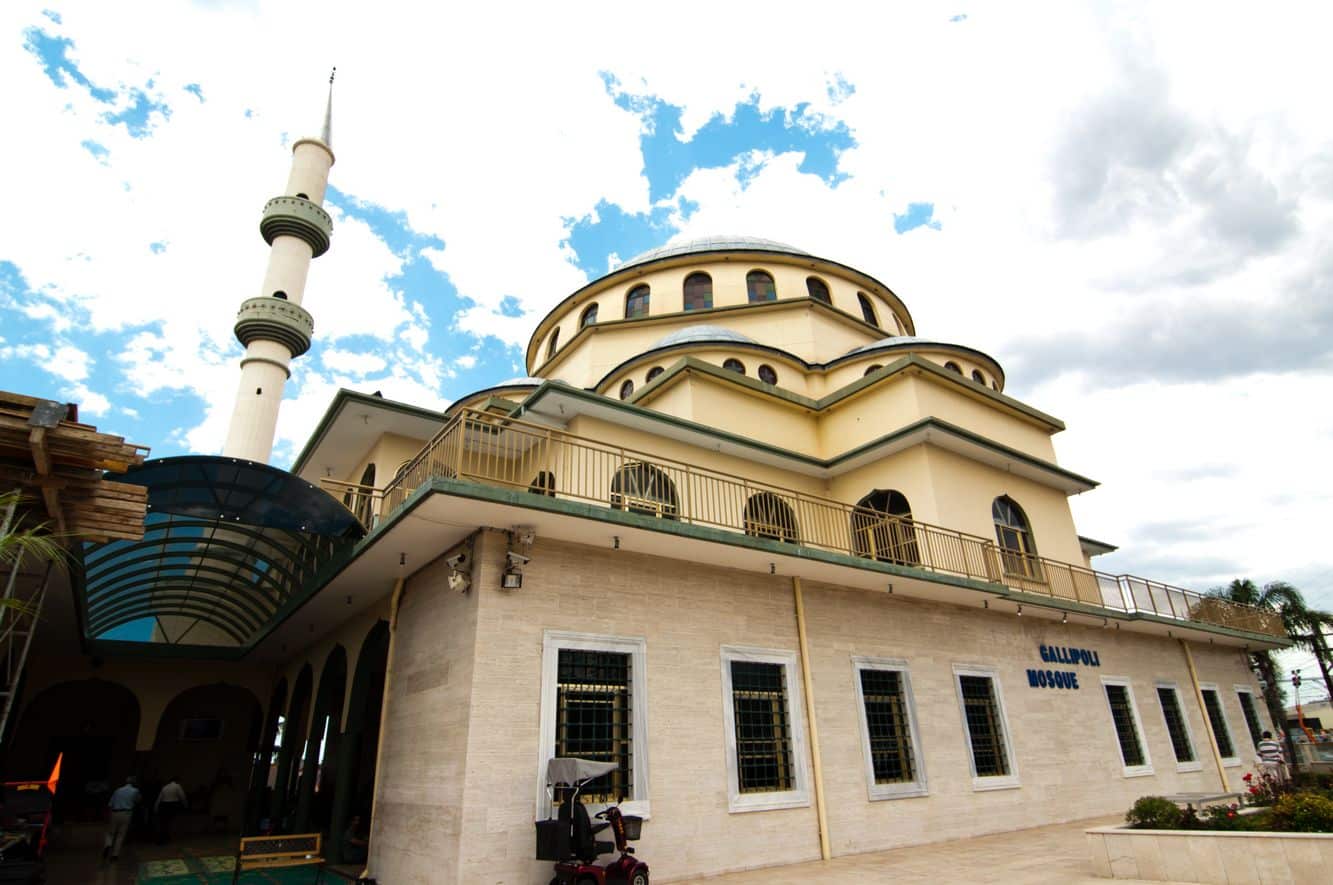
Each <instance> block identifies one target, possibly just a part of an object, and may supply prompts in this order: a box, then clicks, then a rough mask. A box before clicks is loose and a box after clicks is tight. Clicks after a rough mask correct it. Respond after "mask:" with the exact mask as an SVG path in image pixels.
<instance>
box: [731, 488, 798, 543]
mask: <svg viewBox="0 0 1333 885" xmlns="http://www.w3.org/2000/svg"><path fill="white" fill-rule="evenodd" d="M745 534H747V535H754V536H755V537H757V538H772V539H773V540H774V541H784V542H786V543H788V544H795V543H796V542H797V541H799V540H800V539H801V537H800V532H799V531H798V530H797V527H796V512H795V511H794V510H792V509H791V505H790V504H788V503H787V502H786V501H784V500H782V498H780V497H778V496H777V495H775V494H773V493H772V492H760V493H759V494H757V495H751V496H750V498H749V500H748V501H746V502H745Z"/></svg>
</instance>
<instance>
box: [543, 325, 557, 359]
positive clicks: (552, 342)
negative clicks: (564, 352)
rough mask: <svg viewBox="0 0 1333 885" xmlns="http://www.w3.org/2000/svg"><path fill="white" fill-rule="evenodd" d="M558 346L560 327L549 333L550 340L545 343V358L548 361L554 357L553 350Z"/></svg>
mask: <svg viewBox="0 0 1333 885" xmlns="http://www.w3.org/2000/svg"><path fill="white" fill-rule="evenodd" d="M559 345H560V327H559V326H556V327H555V331H554V332H552V333H551V340H550V341H548V342H546V358H547V359H548V360H549V359H550V358H551V357H553V356H555V349H556V348H557V347H558V346H559Z"/></svg>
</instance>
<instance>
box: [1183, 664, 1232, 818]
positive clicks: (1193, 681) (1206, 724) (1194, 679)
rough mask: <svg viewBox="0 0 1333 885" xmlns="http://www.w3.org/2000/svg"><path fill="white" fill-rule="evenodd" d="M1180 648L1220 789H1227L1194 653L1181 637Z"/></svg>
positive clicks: (1225, 777)
mask: <svg viewBox="0 0 1333 885" xmlns="http://www.w3.org/2000/svg"><path fill="white" fill-rule="evenodd" d="M1177 641H1178V642H1179V643H1180V647H1181V649H1182V650H1183V651H1184V652H1185V666H1186V667H1188V668H1189V671H1190V685H1193V686H1194V700H1195V702H1196V703H1197V704H1198V705H1199V713H1200V714H1202V716H1203V730H1204V732H1206V733H1207V735H1208V748H1209V749H1210V750H1212V751H1213V762H1215V763H1216V764H1217V776H1218V777H1220V778H1221V779H1222V791H1223V792H1226V791H1227V770H1226V767H1225V766H1224V765H1223V764H1222V751H1221V750H1219V749H1218V747H1217V735H1215V734H1213V720H1212V719H1210V718H1209V717H1208V705H1207V704H1205V703H1204V702H1203V689H1201V688H1199V673H1198V671H1197V670H1195V669H1194V655H1193V654H1191V653H1190V646H1189V643H1188V642H1186V641H1185V640H1183V639H1180V640H1177Z"/></svg>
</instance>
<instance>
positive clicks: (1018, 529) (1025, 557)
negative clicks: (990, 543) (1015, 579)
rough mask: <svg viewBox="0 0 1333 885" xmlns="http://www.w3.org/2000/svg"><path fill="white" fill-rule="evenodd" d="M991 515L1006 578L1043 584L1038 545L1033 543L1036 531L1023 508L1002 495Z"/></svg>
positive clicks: (993, 505) (993, 506) (994, 504)
mask: <svg viewBox="0 0 1333 885" xmlns="http://www.w3.org/2000/svg"><path fill="white" fill-rule="evenodd" d="M990 512H991V519H993V520H994V521H995V540H996V541H997V542H998V543H999V545H1000V561H1001V563H1003V564H1004V572H1005V574H1007V575H1018V576H1019V577H1022V578H1028V579H1031V580H1041V570H1040V563H1039V561H1038V560H1037V543H1036V541H1034V540H1033V539H1032V528H1031V526H1030V525H1029V523H1028V518H1027V514H1025V513H1024V512H1023V508H1022V507H1019V506H1018V502H1016V501H1015V500H1014V499H1013V498H1010V497H1009V496H1008V495H1002V496H1000V497H998V498H996V499H995V500H994V501H992V502H991V507H990Z"/></svg>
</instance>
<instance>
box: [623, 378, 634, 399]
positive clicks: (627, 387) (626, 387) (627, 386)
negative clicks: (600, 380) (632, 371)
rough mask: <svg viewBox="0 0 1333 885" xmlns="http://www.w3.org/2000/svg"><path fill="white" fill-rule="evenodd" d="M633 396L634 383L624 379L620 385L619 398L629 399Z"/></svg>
mask: <svg viewBox="0 0 1333 885" xmlns="http://www.w3.org/2000/svg"><path fill="white" fill-rule="evenodd" d="M633 395H634V382H633V381H631V380H630V379H629V378H626V379H625V380H624V381H623V382H621V385H620V398H621V399H629V398H630V397H631V396H633Z"/></svg>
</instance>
